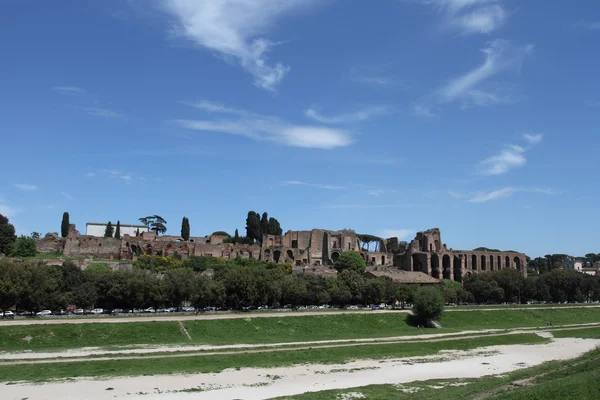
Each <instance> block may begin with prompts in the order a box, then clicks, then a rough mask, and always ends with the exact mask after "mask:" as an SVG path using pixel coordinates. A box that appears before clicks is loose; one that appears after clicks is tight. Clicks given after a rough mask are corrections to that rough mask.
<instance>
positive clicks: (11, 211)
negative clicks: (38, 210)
mask: <svg viewBox="0 0 600 400" xmlns="http://www.w3.org/2000/svg"><path fill="white" fill-rule="evenodd" d="M21 211H22V209H19V208H15V207H12V206H10V205H9V204H7V203H6V202H5V201H4V199H2V198H1V197H0V214H2V215H4V216H5V217H6V218H9V219H10V218H12V217H14V216H15V214H17V213H20V212H21Z"/></svg>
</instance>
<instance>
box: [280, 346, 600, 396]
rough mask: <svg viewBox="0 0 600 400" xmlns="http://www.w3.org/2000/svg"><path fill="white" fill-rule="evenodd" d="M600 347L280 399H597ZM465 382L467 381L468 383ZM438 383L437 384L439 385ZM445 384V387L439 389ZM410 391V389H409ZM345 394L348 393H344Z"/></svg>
mask: <svg viewBox="0 0 600 400" xmlns="http://www.w3.org/2000/svg"><path fill="white" fill-rule="evenodd" d="M598 371H600V349H597V350H594V351H592V352H590V353H588V354H586V355H584V356H582V357H580V358H578V359H576V360H569V361H554V362H549V363H545V364H543V365H540V366H537V367H533V368H527V369H523V370H519V371H515V372H513V373H511V374H508V375H504V376H492V377H484V378H480V379H450V380H443V381H439V380H430V381H425V382H411V383H407V384H404V385H371V386H365V387H360V388H352V389H343V390H327V391H322V392H315V393H305V394H302V395H298V396H291V397H282V398H279V399H280V400H284V399H285V400H329V399H336V398H344V397H347V398H353V395H350V394H348V393H353V394H361V395H362V396H364V397H362V398H364V399H367V400H388V399H397V400H404V399H410V400H426V399H437V398H443V399H444V400H465V399H487V400H563V399H577V400H596V399H599V398H600V381H599V380H598ZM465 384H466V385H465ZM435 387H438V388H437V389H436V388H435ZM439 387H443V389H439ZM409 391H410V393H409ZM344 395H345V396H344Z"/></svg>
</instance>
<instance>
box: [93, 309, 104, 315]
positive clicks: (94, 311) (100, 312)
mask: <svg viewBox="0 0 600 400" xmlns="http://www.w3.org/2000/svg"><path fill="white" fill-rule="evenodd" d="M92 314H94V315H100V314H104V309H102V308H94V309H93V310H92Z"/></svg>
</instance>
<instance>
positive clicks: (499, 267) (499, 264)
mask: <svg viewBox="0 0 600 400" xmlns="http://www.w3.org/2000/svg"><path fill="white" fill-rule="evenodd" d="M496 268H498V271H500V270H501V269H502V257H501V256H498V266H497V267H496Z"/></svg>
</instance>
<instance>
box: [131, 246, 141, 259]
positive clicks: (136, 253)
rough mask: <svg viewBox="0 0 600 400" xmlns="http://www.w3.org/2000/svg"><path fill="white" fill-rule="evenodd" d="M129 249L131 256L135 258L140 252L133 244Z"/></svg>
mask: <svg viewBox="0 0 600 400" xmlns="http://www.w3.org/2000/svg"><path fill="white" fill-rule="evenodd" d="M130 248H131V254H133V255H135V256H137V255H138V254H139V251H140V250H139V248H138V247H137V246H136V245H135V244H132V245H131V247H130Z"/></svg>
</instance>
